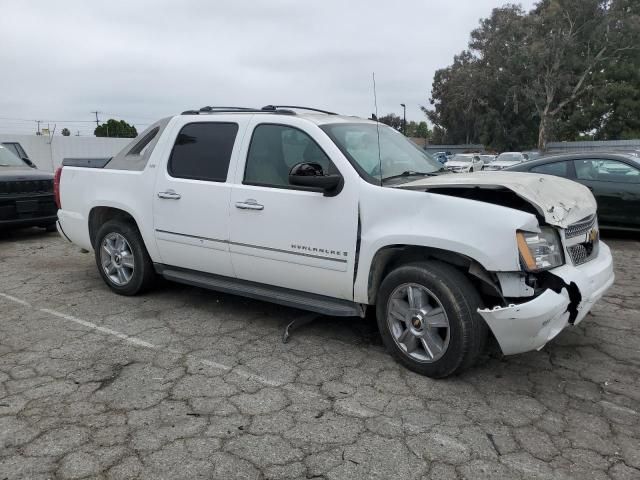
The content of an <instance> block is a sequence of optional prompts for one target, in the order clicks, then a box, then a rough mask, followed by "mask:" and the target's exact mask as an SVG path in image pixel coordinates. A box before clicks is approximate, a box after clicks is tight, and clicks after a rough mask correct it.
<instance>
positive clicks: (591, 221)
mask: <svg viewBox="0 0 640 480" xmlns="http://www.w3.org/2000/svg"><path fill="white" fill-rule="evenodd" d="M595 224H596V216H595V215H592V216H590V217H587V218H584V219H582V220H580V221H579V222H576V223H573V224H571V225H569V226H568V227H567V229H566V230H565V232H564V235H565V237H567V238H573V237H578V236H580V235H585V234H587V233H589V230H591V229H592V228H593V227H594V225H595Z"/></svg>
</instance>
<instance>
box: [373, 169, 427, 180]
mask: <svg viewBox="0 0 640 480" xmlns="http://www.w3.org/2000/svg"><path fill="white" fill-rule="evenodd" d="M438 171H440V170H438ZM434 175H436V173H435V172H429V173H427V172H415V171H413V170H406V171H404V172H402V173H400V174H398V175H390V176H388V177H384V178H383V179H382V181H383V182H386V181H387V180H393V179H394V178H405V177H418V176H420V177H433V176H434Z"/></svg>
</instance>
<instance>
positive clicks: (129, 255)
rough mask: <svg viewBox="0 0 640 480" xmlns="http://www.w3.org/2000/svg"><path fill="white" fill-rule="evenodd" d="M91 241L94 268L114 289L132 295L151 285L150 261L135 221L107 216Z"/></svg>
mask: <svg viewBox="0 0 640 480" xmlns="http://www.w3.org/2000/svg"><path fill="white" fill-rule="evenodd" d="M94 245H95V259H96V265H97V266H98V272H99V273H100V276H101V277H102V279H103V280H104V282H105V283H106V284H107V286H108V287H109V288H110V289H111V290H113V291H114V292H115V293H117V294H119V295H136V294H138V293H142V292H144V291H146V290H148V289H149V288H150V287H151V286H152V285H153V282H154V280H155V271H154V269H153V262H152V261H151V258H150V257H149V254H148V253H147V249H146V247H145V245H144V241H143V240H142V236H141V235H140V232H139V231H138V229H137V228H136V226H135V225H133V224H131V223H129V222H126V221H122V220H110V221H108V222H106V223H105V224H104V225H102V226H101V227H100V229H99V230H98V233H97V235H96V239H95V243H94Z"/></svg>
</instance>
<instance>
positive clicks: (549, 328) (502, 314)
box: [478, 290, 570, 355]
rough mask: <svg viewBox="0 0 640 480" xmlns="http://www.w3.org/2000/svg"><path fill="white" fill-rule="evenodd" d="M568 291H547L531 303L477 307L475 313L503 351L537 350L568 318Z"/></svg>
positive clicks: (510, 353) (559, 330) (509, 353)
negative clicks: (483, 321) (476, 312)
mask: <svg viewBox="0 0 640 480" xmlns="http://www.w3.org/2000/svg"><path fill="white" fill-rule="evenodd" d="M569 303H570V300H569V294H568V293H567V291H566V290H563V291H562V293H556V292H554V291H552V290H546V291H545V292H544V293H543V294H542V295H540V296H538V297H536V298H535V299H534V300H531V301H530V302H526V303H521V304H519V305H509V306H508V307H496V308H494V309H484V310H482V309H480V310H478V313H480V315H481V316H482V318H484V320H485V322H487V325H488V326H489V328H490V329H491V331H492V332H493V335H494V336H495V337H496V340H498V343H499V344H500V348H501V349H502V353H504V354H505V355H513V354H516V353H523V352H528V351H530V350H539V349H540V348H542V347H544V345H545V344H546V343H547V342H548V341H549V340H551V339H552V338H553V337H555V336H556V335H558V333H560V332H561V331H562V329H563V328H564V327H566V326H567V325H568V321H569V311H568V308H569Z"/></svg>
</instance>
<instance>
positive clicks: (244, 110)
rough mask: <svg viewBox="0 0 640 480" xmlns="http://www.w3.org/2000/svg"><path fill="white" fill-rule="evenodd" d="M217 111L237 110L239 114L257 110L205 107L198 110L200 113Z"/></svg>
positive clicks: (249, 108)
mask: <svg viewBox="0 0 640 480" xmlns="http://www.w3.org/2000/svg"><path fill="white" fill-rule="evenodd" d="M218 110H225V111H228V110H234V111H235V110H238V111H239V112H253V111H256V110H257V108H252V107H210V106H206V107H202V108H201V109H200V111H201V112H215V111H218Z"/></svg>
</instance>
